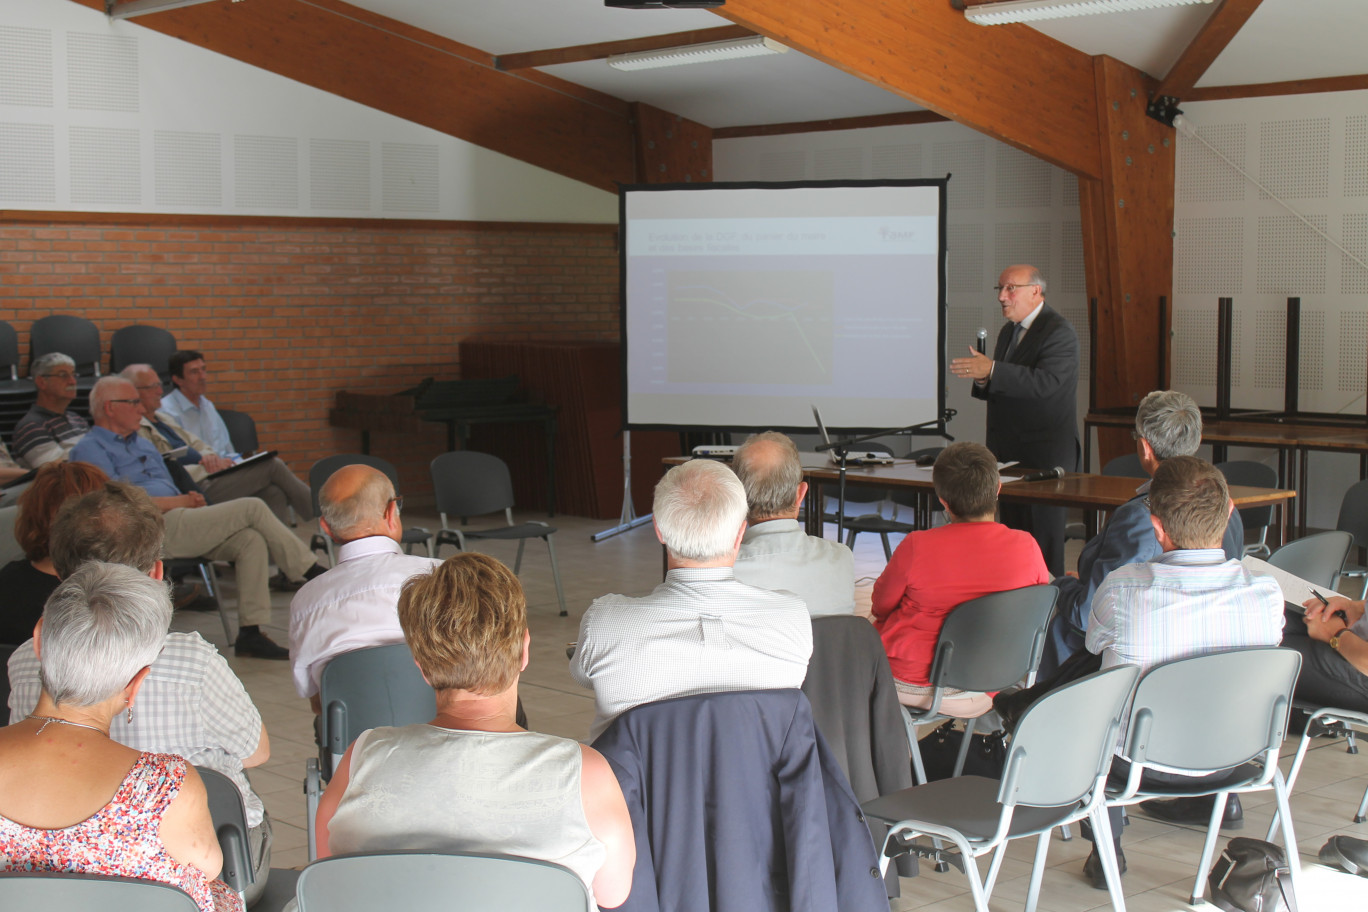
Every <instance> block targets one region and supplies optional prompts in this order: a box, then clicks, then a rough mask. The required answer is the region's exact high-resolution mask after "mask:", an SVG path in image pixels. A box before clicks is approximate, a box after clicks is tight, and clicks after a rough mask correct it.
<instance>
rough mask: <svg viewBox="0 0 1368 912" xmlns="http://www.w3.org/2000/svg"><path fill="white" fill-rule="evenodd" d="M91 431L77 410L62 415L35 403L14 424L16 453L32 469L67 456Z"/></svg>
mask: <svg viewBox="0 0 1368 912" xmlns="http://www.w3.org/2000/svg"><path fill="white" fill-rule="evenodd" d="M89 430H90V425H89V424H87V423H86V420H85V419H84V418H82V417H81V416H80V415H78V414H76V413H75V412H63V413H61V414H59V413H57V412H53V411H49V410H48V409H45V408H43V407H42V406H41V405H34V406H32V407H30V408H29V410H28V412H27V413H25V415H24V417H23V418H20V419H19V423H18V424H16V425H15V426H14V455H15V456H16V457H17V458H18V459H19V461H20V462H22V463H23V464H24V465H26V466H28V467H29V468H30V469H36V468H38V467H39V466H42V465H47V464H48V463H49V462H54V461H56V460H58V459H62V458H64V457H65V456H66V454H67V453H68V452H70V451H71V448H72V447H74V446H75V445H76V444H77V443H80V441H81V438H82V437H84V436H85V435H86V432H87V431H89Z"/></svg>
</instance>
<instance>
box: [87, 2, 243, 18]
mask: <svg viewBox="0 0 1368 912" xmlns="http://www.w3.org/2000/svg"><path fill="white" fill-rule="evenodd" d="M209 2H211V0H122V2H120V0H105V15H106V16H108V17H109V18H110V19H132V18H133V17H134V16H142V15H146V14H147V13H160V12H163V11H164V10H173V9H179V8H180V7H182V6H194V5H195V4H197V3H209ZM233 2H234V3H237V2H239V0H233Z"/></svg>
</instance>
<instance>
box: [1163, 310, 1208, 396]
mask: <svg viewBox="0 0 1368 912" xmlns="http://www.w3.org/2000/svg"><path fill="white" fill-rule="evenodd" d="M1215 351H1216V314H1215V313H1214V311H1213V312H1210V313H1203V312H1200V311H1195V310H1185V311H1181V312H1179V313H1175V314H1174V315H1173V385H1174V386H1175V387H1176V388H1177V389H1181V390H1191V389H1193V388H1194V387H1212V386H1215V385H1216V359H1215V358H1214V357H1212V353H1213V352H1215Z"/></svg>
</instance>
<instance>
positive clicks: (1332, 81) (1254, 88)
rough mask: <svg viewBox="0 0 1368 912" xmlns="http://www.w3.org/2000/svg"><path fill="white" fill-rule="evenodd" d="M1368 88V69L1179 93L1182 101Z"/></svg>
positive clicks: (1223, 99)
mask: <svg viewBox="0 0 1368 912" xmlns="http://www.w3.org/2000/svg"><path fill="white" fill-rule="evenodd" d="M1362 89H1368V73H1365V74H1361V75H1357V76H1326V77H1324V78H1321V79H1293V80H1291V81H1290V82H1263V83H1255V84H1252V85H1234V86H1204V87H1202V88H1197V89H1193V90H1192V91H1190V92H1188V93H1187V94H1186V95H1184V96H1183V100H1184V101H1225V100H1227V99H1231V98H1266V97H1268V96H1270V95H1314V94H1316V93H1318V92H1356V91H1360V90H1362Z"/></svg>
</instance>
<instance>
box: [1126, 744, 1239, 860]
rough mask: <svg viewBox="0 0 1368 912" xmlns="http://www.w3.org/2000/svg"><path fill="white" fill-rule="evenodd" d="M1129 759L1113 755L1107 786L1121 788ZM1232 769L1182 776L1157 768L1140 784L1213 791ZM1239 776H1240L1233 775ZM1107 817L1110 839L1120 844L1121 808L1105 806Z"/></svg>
mask: <svg viewBox="0 0 1368 912" xmlns="http://www.w3.org/2000/svg"><path fill="white" fill-rule="evenodd" d="M1130 767H1131V765H1130V761H1129V760H1125V759H1123V758H1121V757H1113V758H1112V765H1111V773H1110V774H1109V775H1108V776H1107V786H1108V787H1109V788H1117V789H1119V788H1123V787H1124V786H1125V784H1126V781H1127V780H1128V779H1129V778H1130ZM1234 772H1235V771H1234V770H1222V771H1221V772H1219V773H1212V774H1211V775H1209V776H1183V775H1180V774H1178V773H1165V772H1160V771H1159V770H1147V771H1146V772H1145V774H1144V775H1143V776H1141V777H1140V784H1141V785H1142V786H1143V787H1145V788H1156V789H1157V788H1163V787H1171V788H1174V789H1177V790H1180V791H1194V792H1196V791H1200V790H1201V789H1202V788H1203V787H1209V788H1210V789H1211V790H1212V791H1213V792H1215V791H1216V790H1218V789H1219V788H1220V787H1221V786H1222V785H1224V784H1225V783H1226V782H1228V781H1230V780H1231V779H1232V776H1231V774H1232V773H1234ZM1234 778H1240V777H1234ZM1107 819H1108V820H1109V821H1110V822H1111V830H1112V839H1113V840H1115V842H1116V844H1117V846H1120V845H1121V827H1122V826H1123V822H1122V819H1121V808H1120V807H1119V806H1117V807H1109V808H1107Z"/></svg>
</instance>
